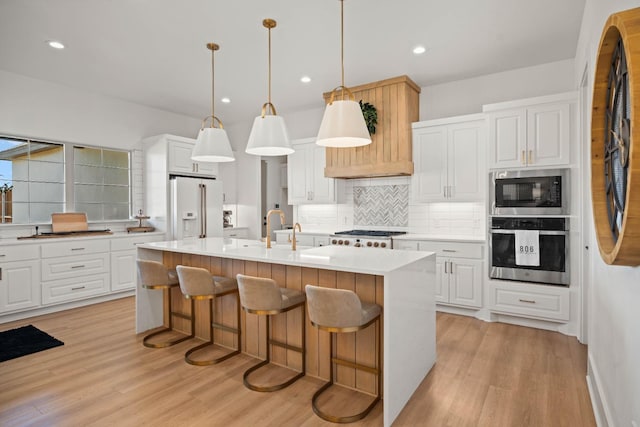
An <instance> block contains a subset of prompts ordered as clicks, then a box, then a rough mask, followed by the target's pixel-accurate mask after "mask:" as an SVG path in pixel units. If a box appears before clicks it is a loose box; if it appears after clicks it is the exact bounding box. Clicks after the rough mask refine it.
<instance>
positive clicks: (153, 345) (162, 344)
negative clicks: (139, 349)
mask: <svg viewBox="0 0 640 427" xmlns="http://www.w3.org/2000/svg"><path fill="white" fill-rule="evenodd" d="M171 331H173V329H171V328H162V329H160V330H159V331H155V332H152V333H150V334H149V335H146V336H145V337H144V338H143V339H142V344H143V345H144V346H145V347H149V348H165V347H171V346H172V345H176V344H178V343H181V342H183V341H186V340H188V339H191V338H193V335H185V336H183V337H180V338H176V339H173V340H170V341H164V342H159V343H150V342H149V339H150V338H153V337H155V336H158V335H160V334H164V333H165V332H171Z"/></svg>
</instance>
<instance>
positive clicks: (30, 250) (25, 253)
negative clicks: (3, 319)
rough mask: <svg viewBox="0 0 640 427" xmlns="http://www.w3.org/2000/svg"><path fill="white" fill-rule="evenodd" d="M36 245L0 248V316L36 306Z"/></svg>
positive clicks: (37, 277) (37, 266) (37, 276)
mask: <svg viewBox="0 0 640 427" xmlns="http://www.w3.org/2000/svg"><path fill="white" fill-rule="evenodd" d="M39 258H40V246H39V245H20V246H2V247H0V313H6V312H11V311H15V310H23V309H28V308H32V307H37V306H39V305H40V261H39Z"/></svg>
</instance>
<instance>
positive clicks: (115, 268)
mask: <svg viewBox="0 0 640 427" xmlns="http://www.w3.org/2000/svg"><path fill="white" fill-rule="evenodd" d="M136 259H138V256H137V251H135V250H132V251H118V252H112V253H111V291H113V292H116V291H125V290H129V289H135V288H136V274H137V271H136Z"/></svg>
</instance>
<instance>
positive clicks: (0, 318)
mask: <svg viewBox="0 0 640 427" xmlns="http://www.w3.org/2000/svg"><path fill="white" fill-rule="evenodd" d="M135 294H136V291H135V289H132V290H129V291H124V292H118V293H115V294H108V295H101V296H98V297H95V298H89V299H83V300H79V301H71V302H67V303H63V304H56V305H51V306H47V307H40V308H34V309H29V310H25V311H20V312H17V313H10V314H3V315H0V324H2V323H9V322H15V321H16V320H22V319H28V318H30V317H36V316H42V315H44V314H50V313H56V312H58V311H64V310H70V309H72V308H78V307H84V306H85V305H92V304H98V303H101V302H106V301H111V300H114V299H118V298H125V297H130V296H134V295H135Z"/></svg>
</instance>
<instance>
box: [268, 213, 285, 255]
mask: <svg viewBox="0 0 640 427" xmlns="http://www.w3.org/2000/svg"><path fill="white" fill-rule="evenodd" d="M274 213H279V214H280V224H281V225H284V223H285V221H286V220H285V219H284V212H282V211H281V210H280V209H271V210H270V211H269V212H267V249H271V214H274Z"/></svg>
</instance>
